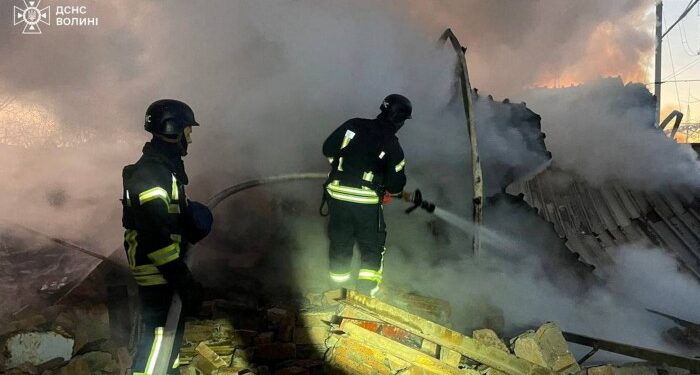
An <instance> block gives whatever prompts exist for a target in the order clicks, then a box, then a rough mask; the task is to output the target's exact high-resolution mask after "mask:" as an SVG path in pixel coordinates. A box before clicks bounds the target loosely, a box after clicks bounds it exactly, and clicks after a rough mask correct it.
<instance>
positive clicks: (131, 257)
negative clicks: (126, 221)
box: [124, 229, 138, 267]
mask: <svg viewBox="0 0 700 375" xmlns="http://www.w3.org/2000/svg"><path fill="white" fill-rule="evenodd" d="M136 235H137V232H136V231H135V230H133V229H127V231H126V233H125V235H124V237H125V240H126V243H127V244H128V245H129V248H128V249H127V250H126V255H127V258H128V259H127V260H128V261H129V265H130V266H131V267H133V266H134V265H135V264H136V246H137V245H138V243H137V242H136Z"/></svg>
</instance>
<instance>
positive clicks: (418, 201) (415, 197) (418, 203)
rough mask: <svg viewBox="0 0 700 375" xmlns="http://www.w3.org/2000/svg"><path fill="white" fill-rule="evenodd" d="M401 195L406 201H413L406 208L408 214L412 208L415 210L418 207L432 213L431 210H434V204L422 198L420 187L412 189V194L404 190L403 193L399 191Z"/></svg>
mask: <svg viewBox="0 0 700 375" xmlns="http://www.w3.org/2000/svg"><path fill="white" fill-rule="evenodd" d="M401 196H402V197H403V200H405V201H406V202H411V203H413V206H411V207H409V208H407V209H406V213H407V214H410V213H411V212H413V210H415V209H416V208H418V207H420V208H422V209H424V210H426V211H428V212H429V213H433V211H435V204H434V203H432V202H428V201H426V200H423V194H422V193H421V191H420V189H416V191H414V192H413V194H411V193H409V192H407V191H404V192H403V193H401Z"/></svg>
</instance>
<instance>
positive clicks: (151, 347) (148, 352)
mask: <svg viewBox="0 0 700 375" xmlns="http://www.w3.org/2000/svg"><path fill="white" fill-rule="evenodd" d="M172 297H173V291H172V289H171V288H170V287H169V286H167V285H159V286H152V287H141V288H139V299H140V301H141V321H140V327H139V328H140V333H141V334H140V338H139V342H138V345H137V347H136V355H135V356H134V361H133V363H132V366H131V368H132V371H133V374H134V375H156V374H155V373H154V372H153V368H154V366H155V364H156V361H157V360H158V359H159V357H160V355H162V351H163V348H162V345H161V343H162V338H163V333H164V329H165V322H166V320H167V319H168V310H169V309H170V303H171V301H172ZM183 333H184V319H182V317H181V318H180V322H178V327H177V331H176V333H175V341H174V343H173V349H172V352H171V354H170V359H169V361H168V363H169V367H171V371H170V372H169V373H173V374H178V373H179V372H178V370H177V369H174V368H173V366H177V365H178V364H177V363H176V362H177V361H176V360H177V358H178V354H179V348H180V346H181V344H182V336H183Z"/></svg>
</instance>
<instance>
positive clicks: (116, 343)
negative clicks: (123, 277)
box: [0, 288, 689, 375]
mask: <svg viewBox="0 0 700 375" xmlns="http://www.w3.org/2000/svg"><path fill="white" fill-rule="evenodd" d="M387 292H388V293H387ZM111 311H113V310H110V309H108V307H107V306H105V305H104V304H94V305H82V306H80V307H71V308H69V307H66V306H51V307H50V308H47V309H44V310H43V311H42V312H38V311H33V310H31V309H25V310H23V311H19V312H17V313H16V314H15V317H22V318H21V319H15V320H14V321H12V322H9V323H7V324H3V325H2V327H1V330H0V344H1V345H2V347H3V351H2V352H1V353H0V374H8V375H9V374H12V375H20V374H22V375H24V374H32V375H95V374H98V375H99V374H104V375H106V374H115V375H116V374H118V375H124V374H127V369H128V368H129V367H130V365H131V360H132V357H131V353H130V351H129V350H128V348H127V344H126V343H125V342H124V341H125V340H124V339H123V336H124V335H123V332H121V333H120V332H115V329H114V328H115V327H114V326H112V327H110V316H109V313H110V312H111ZM497 315H498V314H497ZM449 318H450V306H449V304H447V303H446V302H445V301H442V300H438V299H434V298H429V297H423V296H419V295H416V294H413V293H407V292H402V291H400V290H392V289H390V288H386V289H385V290H384V292H383V294H380V296H379V298H369V297H367V296H365V295H363V294H360V293H357V292H355V291H352V290H345V289H340V290H335V291H329V292H325V293H307V294H306V295H305V298H303V301H302V302H299V301H296V302H295V303H278V304H271V305H267V306H265V307H261V306H260V305H259V304H258V301H257V297H255V296H253V295H239V296H238V298H237V299H234V300H228V299H215V300H210V301H207V302H205V304H204V306H203V308H202V311H201V312H200V316H199V318H198V319H190V320H188V321H186V322H185V325H184V335H183V341H182V344H181V346H180V347H179V348H174V350H176V351H177V352H178V353H179V369H178V370H177V371H179V373H180V374H181V375H242V374H250V375H256V374H257V375H268V374H269V375H313V374H392V375H393V374H471V375H476V374H481V375H502V374H542V375H544V374H565V375H631V374H642V375H646V374H649V375H652V374H674V375H680V374H689V372H688V371H683V370H678V369H674V368H668V367H666V368H663V369H659V368H658V367H657V366H652V365H650V364H647V363H635V364H629V365H625V366H612V365H604V366H593V367H590V368H582V367H581V366H580V365H579V363H577V361H576V358H574V356H573V355H572V353H571V351H570V349H569V346H568V344H567V341H566V340H565V337H564V335H563V333H562V331H561V330H560V329H559V327H557V326H556V324H554V323H551V322H550V323H545V324H543V325H542V326H540V327H539V328H537V329H535V330H528V331H526V332H523V333H521V334H520V335H518V336H516V337H513V338H511V339H509V340H506V339H503V338H502V337H500V336H499V334H498V333H497V332H498V331H500V329H502V317H496V318H495V319H492V320H490V321H493V322H496V324H495V325H494V326H491V327H489V328H481V329H477V330H474V331H472V332H471V336H467V335H463V334H462V333H459V332H457V331H454V330H452V329H450V328H449ZM111 322H112V324H114V319H112V320H111ZM121 330H123V328H121ZM115 337H121V339H115ZM131 341H132V342H133V341H134V338H133V337H132V340H131ZM132 349H133V348H132ZM3 370H4V371H5V372H2V371H3Z"/></svg>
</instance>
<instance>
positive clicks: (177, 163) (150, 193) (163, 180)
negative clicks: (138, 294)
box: [122, 141, 212, 297]
mask: <svg viewBox="0 0 700 375" xmlns="http://www.w3.org/2000/svg"><path fill="white" fill-rule="evenodd" d="M173 153H177V150H176V149H172V150H171V149H169V148H168V146H167V145H165V146H164V145H162V144H159V143H158V142H157V141H152V142H149V143H146V145H145V146H144V148H143V156H142V157H141V158H140V159H139V160H138V162H136V164H133V165H127V166H126V167H124V170H123V172H122V178H123V182H124V191H123V197H122V202H123V210H124V211H123V216H122V224H123V225H124V228H125V229H126V232H125V233H124V247H125V249H126V253H127V258H128V261H129V267H130V268H131V271H132V273H133V275H134V278H135V280H136V282H137V284H139V285H140V286H143V287H148V286H154V285H164V284H170V285H171V286H172V287H173V288H174V289H176V290H178V291H180V293H181V294H183V292H186V291H187V290H188V289H190V288H191V287H192V285H193V283H194V280H193V278H192V274H191V273H190V270H189V268H188V267H187V265H186V264H185V262H184V255H185V252H186V250H187V244H188V243H192V244H193V243H195V242H197V241H199V240H201V239H202V238H204V237H205V236H206V235H207V234H208V233H209V230H210V229H211V223H212V220H211V212H210V211H209V210H208V209H207V208H206V206H203V205H202V204H199V203H197V202H191V201H188V199H187V196H186V195H185V188H184V187H185V185H186V184H187V182H188V180H187V175H186V174H185V170H184V166H183V164H182V161H181V160H180V158H179V155H174V154H173ZM202 218H203V219H202ZM183 297H184V296H183Z"/></svg>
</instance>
